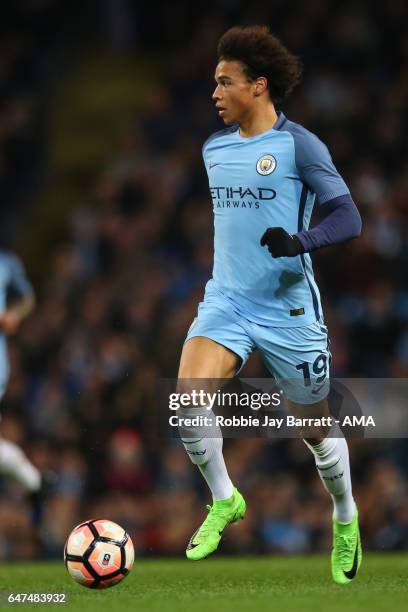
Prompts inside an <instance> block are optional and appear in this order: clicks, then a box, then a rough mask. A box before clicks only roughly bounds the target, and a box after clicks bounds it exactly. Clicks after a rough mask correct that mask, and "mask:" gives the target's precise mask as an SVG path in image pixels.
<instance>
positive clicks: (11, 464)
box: [0, 349, 41, 493]
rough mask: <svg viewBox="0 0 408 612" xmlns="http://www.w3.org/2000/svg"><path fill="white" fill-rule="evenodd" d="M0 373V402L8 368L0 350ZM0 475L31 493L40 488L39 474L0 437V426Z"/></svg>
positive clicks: (12, 444) (4, 355)
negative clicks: (1, 373)
mask: <svg viewBox="0 0 408 612" xmlns="http://www.w3.org/2000/svg"><path fill="white" fill-rule="evenodd" d="M0 372H3V376H2V377H1V383H0V400H1V398H2V397H3V395H4V393H5V391H6V385H7V380H8V366H7V356H6V354H5V349H0ZM0 418H1V417H0ZM0 474H3V475H4V476H7V477H10V478H13V479H14V480H16V481H17V482H19V483H20V484H21V485H23V487H24V488H25V489H26V490H27V491H29V492H30V493H31V492H34V491H38V490H39V489H40V486H41V473H40V472H39V470H38V469H37V468H36V467H35V466H34V465H33V464H32V463H31V461H29V459H28V458H27V456H26V455H25V453H24V452H23V450H22V449H21V448H20V447H19V446H17V444H15V443H14V442H11V441H10V440H6V439H5V438H3V437H2V435H1V425H0Z"/></svg>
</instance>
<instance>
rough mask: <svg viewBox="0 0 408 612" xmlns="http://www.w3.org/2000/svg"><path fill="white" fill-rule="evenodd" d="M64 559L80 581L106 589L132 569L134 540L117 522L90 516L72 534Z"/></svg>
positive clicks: (90, 586)
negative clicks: (90, 517)
mask: <svg viewBox="0 0 408 612" xmlns="http://www.w3.org/2000/svg"><path fill="white" fill-rule="evenodd" d="M64 560H65V565H66V568H67V570H68V572H69V574H70V575H71V576H72V578H73V579H74V580H75V581H76V582H78V583H79V584H82V586H85V587H88V588H91V589H106V588H108V587H112V586H114V585H115V584H118V582H120V581H121V580H123V578H125V576H127V575H128V573H129V572H130V570H131V569H132V566H133V561H134V549H133V543H132V540H131V538H130V536H129V534H128V533H126V531H125V530H124V529H123V528H122V527H120V526H119V525H117V524H116V523H113V522H112V521H108V520H106V519H90V520H88V521H85V522H84V523H80V524H79V525H77V526H76V527H75V528H74V529H73V530H72V532H71V533H70V535H69V536H68V539H67V541H66V543H65V548H64Z"/></svg>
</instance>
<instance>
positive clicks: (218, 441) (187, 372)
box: [178, 336, 240, 500]
mask: <svg viewBox="0 0 408 612" xmlns="http://www.w3.org/2000/svg"><path fill="white" fill-rule="evenodd" d="M239 362H240V358H239V357H238V355H236V354H235V353H234V352H232V351H230V350H229V349H227V348H226V347H224V346H222V345H221V344H218V343H217V342H214V341H213V340H211V339H210V338H205V337H203V336H198V337H197V336H196V337H194V338H191V339H190V340H188V341H187V342H186V343H185V345H184V347H183V351H182V354H181V359H180V368H179V373H178V379H179V383H178V385H179V386H178V390H179V392H180V393H189V392H190V391H191V390H192V386H193V385H194V384H195V383H196V382H197V383H198V382H199V381H197V379H204V380H203V381H202V383H199V384H200V388H202V389H203V390H204V391H206V392H210V391H215V390H216V389H215V387H214V388H210V387H213V384H215V385H216V384H217V381H220V382H221V381H222V379H226V378H232V377H233V376H234V375H235V372H236V371H237V369H238V367H239ZM179 414H180V415H183V416H186V417H189V416H197V415H203V416H209V417H213V416H214V413H213V412H212V410H208V407H207V406H205V405H203V406H199V407H198V406H191V407H186V408H184V409H182V410H179ZM207 429H208V432H207ZM180 433H181V434H182V442H183V445H184V448H185V449H186V451H187V454H188V456H189V457H190V459H191V461H192V463H194V464H195V465H197V466H198V467H199V469H200V471H201V473H202V474H203V476H204V478H205V480H206V482H207V484H208V486H209V488H210V490H211V493H212V496H213V499H214V500H221V499H228V498H230V497H231V495H232V493H233V485H232V482H231V480H230V478H229V476H228V472H227V468H226V466H225V462H224V457H223V454H222V446H223V440H222V432H221V429H220V427H216V426H212V427H211V428H205V430H204V431H203V429H202V428H200V427H191V428H189V429H188V430H187V429H186V428H183V431H181V432H180ZM190 433H191V434H192V437H186V435H189V434H190ZM207 433H208V434H209V435H206V434H207Z"/></svg>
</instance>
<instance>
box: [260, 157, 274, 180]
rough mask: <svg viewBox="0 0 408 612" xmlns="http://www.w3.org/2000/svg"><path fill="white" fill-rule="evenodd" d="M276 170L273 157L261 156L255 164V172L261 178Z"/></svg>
mask: <svg viewBox="0 0 408 612" xmlns="http://www.w3.org/2000/svg"><path fill="white" fill-rule="evenodd" d="M275 168H276V159H275V158H274V156H273V155H262V157H260V158H259V159H258V161H257V162H256V171H257V172H258V174H262V176H266V175H267V174H272V172H273V171H274V170H275Z"/></svg>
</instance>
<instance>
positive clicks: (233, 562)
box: [0, 554, 408, 612]
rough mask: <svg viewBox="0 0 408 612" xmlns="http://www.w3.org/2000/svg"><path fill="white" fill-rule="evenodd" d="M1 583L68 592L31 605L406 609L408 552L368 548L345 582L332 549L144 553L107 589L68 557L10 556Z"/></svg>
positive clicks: (226, 611)
mask: <svg viewBox="0 0 408 612" xmlns="http://www.w3.org/2000/svg"><path fill="white" fill-rule="evenodd" d="M0 590H1V591H2V593H4V592H5V591H13V592H14V593H16V592H25V593H27V592H36V593H39V592H48V593H50V592H66V593H67V594H68V598H69V601H68V603H66V604H61V605H58V606H57V605H51V604H37V605H33V604H20V605H18V607H19V608H23V609H25V610H27V609H34V608H35V609H37V610H38V609H39V608H45V609H56V608H60V609H62V610H67V609H70V610H81V611H82V612H93V611H98V612H101V611H104V610H108V611H109V612H116V611H121V612H122V611H125V612H126V611H130V610H141V611H143V612H159V611H160V612H176V611H177V612H179V611H180V612H187V611H188V612H204V611H205V612H209V611H212V610H214V611H216V612H241V611H242V612H244V611H245V612H247V611H248V612H257V611H263V610H268V611H271V610H276V611H278V612H280V611H284V612H300V611H302V612H309V611H310V612H320V611H324V612H332V611H333V612H337V611H338V612H354V611H357V610H358V611H361V610H369V611H370V612H381V611H384V612H385V611H386V612H399V611H402V610H407V609H408V555H405V556H404V555H396V554H383V555H381V554H372V555H367V554H366V555H365V557H364V559H363V565H362V568H361V570H360V572H359V574H358V577H357V578H356V580H355V582H353V583H351V584H349V585H347V586H344V587H340V586H337V585H336V584H334V583H332V581H331V576H330V565H329V555H325V556H307V557H234V558H222V557H214V558H210V559H207V560H205V561H199V562H191V561H187V560H184V559H163V560H139V561H138V560H136V563H135V566H134V568H133V570H132V572H131V574H130V575H129V576H128V577H127V578H126V579H125V580H124V581H123V582H122V583H120V584H119V585H117V586H116V587H113V588H111V589H107V590H105V591H95V590H91V589H86V588H84V587H81V586H79V585H77V584H76V583H74V582H73V581H72V579H71V578H70V576H69V575H68V574H67V572H66V570H65V567H64V564H63V563H62V562H61V563H40V562H38V563H24V564H23V563H8V564H2V566H0ZM3 597H4V596H3ZM3 606H4V607H3ZM0 607H1V609H6V607H8V608H9V609H10V606H9V605H6V604H3V605H0Z"/></svg>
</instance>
